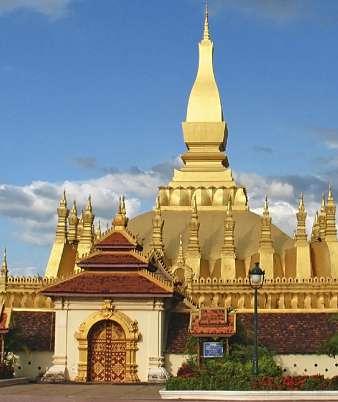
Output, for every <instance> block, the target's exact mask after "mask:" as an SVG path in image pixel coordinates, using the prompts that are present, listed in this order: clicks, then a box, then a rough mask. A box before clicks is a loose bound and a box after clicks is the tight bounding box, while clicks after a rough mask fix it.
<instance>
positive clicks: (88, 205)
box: [85, 195, 93, 212]
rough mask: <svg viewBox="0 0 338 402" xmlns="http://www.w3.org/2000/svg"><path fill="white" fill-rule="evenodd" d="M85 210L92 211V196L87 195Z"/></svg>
mask: <svg viewBox="0 0 338 402" xmlns="http://www.w3.org/2000/svg"><path fill="white" fill-rule="evenodd" d="M85 211H86V212H93V206H92V196H91V195H89V196H88V202H87V206H86V210H85Z"/></svg>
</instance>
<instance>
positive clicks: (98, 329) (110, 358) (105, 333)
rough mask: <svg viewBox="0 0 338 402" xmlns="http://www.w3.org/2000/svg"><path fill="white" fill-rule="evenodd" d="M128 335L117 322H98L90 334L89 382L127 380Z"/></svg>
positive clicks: (119, 381) (118, 381)
mask: <svg viewBox="0 0 338 402" xmlns="http://www.w3.org/2000/svg"><path fill="white" fill-rule="evenodd" d="M126 352H127V341H126V334H125V332H124V330H123V328H122V327H121V325H120V324H118V323H117V322H116V321H112V320H103V321H99V322H97V323H96V324H95V325H93V327H92V328H91V329H90V331H89V333H88V366H87V367H88V373H87V378H88V381H92V382H108V383H121V382H125V380H126V354H127V353H126Z"/></svg>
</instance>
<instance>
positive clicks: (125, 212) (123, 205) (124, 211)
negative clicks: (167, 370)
mask: <svg viewBox="0 0 338 402" xmlns="http://www.w3.org/2000/svg"><path fill="white" fill-rule="evenodd" d="M121 211H122V213H123V214H124V215H126V214H127V211H126V202H125V198H124V195H122V198H121Z"/></svg>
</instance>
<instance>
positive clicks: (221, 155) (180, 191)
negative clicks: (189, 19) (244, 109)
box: [159, 9, 248, 210]
mask: <svg viewBox="0 0 338 402" xmlns="http://www.w3.org/2000/svg"><path fill="white" fill-rule="evenodd" d="M213 48H214V45H213V42H212V41H211V38H210V32H209V23H208V10H207V9H206V13H205V22H204V32H203V38H202V40H201V41H200V43H199V64H198V70H197V76H196V79H195V83H194V85H193V87H192V90H191V93H190V97H189V102H188V108H187V116H186V120H185V121H184V122H183V123H182V128H183V135H184V142H185V144H186V146H187V152H185V153H184V154H183V155H181V158H182V161H183V163H184V166H183V167H182V168H181V169H179V170H176V169H175V171H174V176H173V178H172V180H171V182H170V183H169V185H168V186H166V187H160V191H159V198H160V204H161V208H162V209H190V208H191V205H192V197H194V198H196V202H197V205H198V208H199V209H219V210H225V208H226V205H227V203H228V199H229V198H230V200H231V204H232V209H234V210H247V209H248V206H247V197H246V191H245V189H244V188H243V187H240V186H237V184H236V183H235V181H234V179H233V177H232V172H231V169H230V168H229V162H228V158H227V155H226V153H225V148H226V143H227V137H228V130H227V125H226V122H225V121H224V118H223V110H222V102H221V98H220V95H219V91H218V87H217V83H216V79H215V75H214V68H213Z"/></svg>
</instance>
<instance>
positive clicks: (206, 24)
mask: <svg viewBox="0 0 338 402" xmlns="http://www.w3.org/2000/svg"><path fill="white" fill-rule="evenodd" d="M203 40H210V33H209V11H208V1H206V2H205V19H204V31H203Z"/></svg>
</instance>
